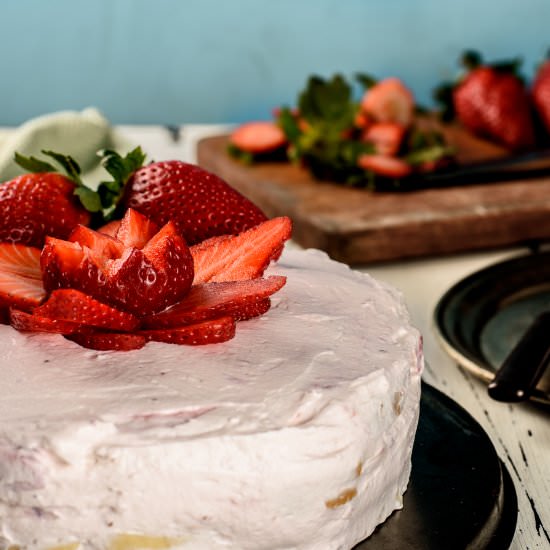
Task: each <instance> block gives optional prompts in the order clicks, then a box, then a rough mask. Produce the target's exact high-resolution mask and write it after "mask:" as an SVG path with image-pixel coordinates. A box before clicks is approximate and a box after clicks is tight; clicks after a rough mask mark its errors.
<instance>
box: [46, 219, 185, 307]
mask: <svg viewBox="0 0 550 550" xmlns="http://www.w3.org/2000/svg"><path fill="white" fill-rule="evenodd" d="M125 218H126V219H127V220H132V219H133V220H140V218H139V217H134V216H133V214H132V213H131V212H129V213H127V214H126V216H125ZM123 223H126V222H123ZM128 223H129V222H128ZM138 224H139V225H140V227H145V226H142V222H141V221H138ZM121 227H122V225H121ZM147 227H149V226H147ZM128 234H133V230H129V233H128ZM71 238H74V239H80V241H76V242H69V241H62V240H59V239H52V238H48V239H47V240H46V245H45V246H44V249H43V251H42V256H41V266H42V273H43V280H44V285H45V287H46V288H47V289H48V290H55V289H57V288H75V289H77V290H81V291H82V292H84V293H86V294H89V295H90V296H92V297H94V298H96V299H97V300H99V301H100V302H104V303H106V304H108V305H111V306H113V307H116V308H118V309H121V310H123V311H127V312H130V313H134V314H136V315H147V314H150V313H154V312H156V311H161V310H163V309H165V308H166V307H168V306H170V305H172V304H174V303H176V302H178V301H180V300H181V299H182V298H183V296H185V294H186V293H187V291H188V290H189V287H190V286H191V283H192V280H193V259H192V257H191V253H190V251H189V248H188V247H187V245H186V244H185V242H184V241H183V239H182V238H181V236H180V235H179V234H178V233H177V231H176V229H175V227H174V225H173V224H172V223H168V224H166V225H165V226H164V227H163V228H162V229H161V230H160V231H159V232H158V233H157V234H156V235H154V236H153V237H152V238H151V239H150V240H149V241H148V242H146V244H145V246H144V247H143V249H141V250H140V249H139V248H135V247H126V248H125V247H124V246H123V245H122V243H120V241H118V240H116V239H113V238H112V237H109V236H108V235H104V234H100V233H97V232H94V231H92V230H90V229H86V228H78V229H77V230H76V231H75V232H74V234H73V235H72V236H71ZM132 239H134V242H135V243H137V241H138V240H139V239H138V238H137V237H135V235H134V237H132ZM136 239H137V240H136ZM119 244H120V245H121V246H122V248H120V249H119V248H118V246H119Z"/></svg>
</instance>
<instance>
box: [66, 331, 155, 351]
mask: <svg viewBox="0 0 550 550" xmlns="http://www.w3.org/2000/svg"><path fill="white" fill-rule="evenodd" d="M65 338H67V340H71V341H72V342H75V343H76V344H79V345H80V346H82V347H84V348H88V349H94V350H97V351H131V350H135V349H140V348H142V347H143V346H144V345H145V344H146V343H147V340H146V338H145V337H144V336H141V335H139V334H135V333H134V334H128V333H125V332H103V331H100V330H95V331H94V330H87V331H84V332H76V333H74V334H70V335H65Z"/></svg>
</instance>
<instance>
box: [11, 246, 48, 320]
mask: <svg viewBox="0 0 550 550" xmlns="http://www.w3.org/2000/svg"><path fill="white" fill-rule="evenodd" d="M45 296H46V291H45V290H44V285H43V284H42V273H41V271H40V250H39V249H38V248H34V247H31V246H25V245H22V244H15V243H0V307H2V306H3V307H6V306H14V307H17V308H18V309H23V310H26V311H28V310H30V309H32V308H33V307H35V306H37V305H38V304H40V302H41V301H42V300H43V299H44V298H45Z"/></svg>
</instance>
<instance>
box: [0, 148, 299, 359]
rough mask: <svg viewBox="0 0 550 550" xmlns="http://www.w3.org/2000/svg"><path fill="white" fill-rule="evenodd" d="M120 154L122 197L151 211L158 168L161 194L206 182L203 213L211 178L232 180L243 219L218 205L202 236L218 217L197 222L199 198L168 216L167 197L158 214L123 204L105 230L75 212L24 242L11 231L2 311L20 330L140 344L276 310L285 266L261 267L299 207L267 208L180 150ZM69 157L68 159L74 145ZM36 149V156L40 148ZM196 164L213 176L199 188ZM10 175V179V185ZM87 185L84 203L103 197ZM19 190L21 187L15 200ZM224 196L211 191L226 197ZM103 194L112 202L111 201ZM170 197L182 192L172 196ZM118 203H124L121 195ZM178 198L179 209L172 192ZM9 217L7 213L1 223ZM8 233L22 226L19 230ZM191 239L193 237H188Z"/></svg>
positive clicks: (0, 272)
mask: <svg viewBox="0 0 550 550" xmlns="http://www.w3.org/2000/svg"><path fill="white" fill-rule="evenodd" d="M135 153H136V151H133V152H132V153H130V155H132V154H134V155H135ZM113 155H116V154H115V153H112V152H110V153H108V154H107V157H106V158H107V159H108V161H109V162H111V161H112V160H113V158H116V159H117V163H115V164H116V170H113V171H117V170H118V173H119V175H121V174H122V177H121V178H120V179H121V180H122V184H121V186H120V188H118V189H116V191H115V192H114V193H113V195H116V197H115V198H116V199H117V200H118V201H121V200H122V197H124V201H128V200H129V198H130V200H132V201H133V202H134V203H135V204H136V205H137V206H141V207H142V208H144V209H145V210H151V211H154V210H155V208H154V205H153V204H151V193H149V192H147V190H146V189H145V187H146V186H145V178H146V176H151V174H153V176H152V177H153V184H152V186H153V187H157V186H161V187H159V188H158V189H164V195H163V194H162V193H163V192H162V191H160V192H159V191H158V190H157V191H156V192H155V193H154V194H153V197H157V198H159V197H161V195H162V197H161V198H162V200H165V199H166V197H165V195H166V194H169V195H173V190H174V183H175V184H177V185H178V186H179V188H180V195H185V194H186V193H188V194H189V195H193V194H194V195H195V196H196V195H197V194H198V195H199V198H202V199H203V200H202V202H201V206H200V208H198V210H199V211H201V216H202V215H203V214H204V212H202V209H204V204H205V201H204V198H205V196H206V187H208V185H207V184H210V183H212V182H213V184H214V186H215V187H216V190H217V191H218V192H219V191H221V190H222V187H223V186H225V187H227V189H225V188H224V189H223V191H224V193H225V194H226V195H227V196H228V200H229V203H230V209H232V212H233V213H234V215H235V217H236V219H237V220H238V223H236V224H231V216H229V215H227V213H226V214H224V212H223V211H222V212H220V211H219V210H220V209H219V208H218V211H216V210H215V209H214V205H212V208H213V210H212V212H213V214H212V216H211V221H215V219H216V216H217V215H219V216H220V218H222V219H223V223H222V224H218V227H217V228H215V230H214V233H213V234H212V235H211V236H207V237H206V238H204V239H203V238H202V237H203V236H204V235H210V233H211V228H209V227H208V226H207V224H206V223H204V221H203V219H202V218H201V220H200V222H199V223H196V224H194V225H192V224H190V221H189V220H190V219H191V218H192V217H193V216H192V212H191V213H190V211H191V210H192V209H189V211H186V212H184V213H183V214H181V213H179V217H178V215H176V216H175V219H174V220H171V219H168V220H166V219H165V218H164V216H166V215H167V209H162V208H158V207H157V209H156V210H157V212H158V215H157V216H156V218H155V219H151V218H152V216H151V217H148V216H146V215H144V214H143V213H140V212H139V211H138V210H137V209H134V208H131V207H127V206H126V204H123V206H122V208H124V209H125V213H124V215H123V217H122V219H120V220H117V221H112V222H109V223H107V224H105V225H103V226H101V227H100V228H99V229H98V230H94V229H91V228H90V227H88V226H87V225H85V224H76V223H74V224H73V228H72V229H71V230H70V231H67V229H66V228H62V230H61V231H60V230H55V228H53V230H52V227H49V228H48V230H51V231H52V234H47V235H37V234H34V235H33V236H32V239H29V240H27V241H26V242H21V241H20V242H14V241H17V239H13V238H12V239H11V242H0V321H3V322H7V323H10V324H11V325H12V326H13V327H14V328H15V329H17V330H19V331H30V332H48V333H57V334H62V335H64V336H65V338H67V339H69V340H72V341H74V342H76V343H78V344H80V345H81V346H84V347H87V348H91V349H96V350H132V349H138V348H141V347H143V346H144V345H145V344H146V343H147V342H149V341H157V342H166V343H173V344H182V345H201V344H212V343H219V342H224V341H227V340H229V339H231V338H232V337H233V336H234V335H235V330H236V323H237V322H240V321H244V320H246V319H250V318H252V317H257V316H259V315H262V314H263V313H265V312H267V311H268V310H269V308H270V306H271V301H270V296H271V295H272V294H273V293H275V292H277V291H278V290H280V289H281V288H282V287H283V285H284V284H285V282H286V278H285V277H281V276H269V277H265V278H264V277H263V274H264V272H265V270H266V268H267V267H268V266H269V264H270V263H271V262H272V261H274V260H276V259H277V258H278V257H279V255H280V254H281V252H282V249H283V246H284V243H285V241H286V240H288V239H289V238H290V235H291V231H292V225H291V221H290V219H289V218H287V217H279V218H273V219H270V220H268V219H266V218H265V216H264V215H263V213H261V212H260V211H259V210H258V209H257V208H256V207H255V206H254V205H252V203H249V201H247V199H245V198H244V197H242V200H241V199H240V198H239V197H241V196H240V195H238V194H236V192H235V191H234V190H233V189H232V188H230V187H229V186H228V185H227V184H226V183H225V182H223V180H220V179H219V178H217V177H216V176H214V175H213V174H209V173H207V172H205V171H204V170H202V169H200V168H198V167H196V166H193V165H187V164H185V163H180V162H177V161H174V162H167V163H156V164H155V163H153V164H151V165H148V166H146V167H144V168H142V169H138V170H137V171H136V166H135V163H132V162H131V163H130V166H127V167H126V169H125V170H121V166H124V162H125V161H127V159H128V158H129V157H128V156H127V157H125V158H124V159H122V157H120V156H118V155H116V156H113ZM55 158H56V159H57V157H55ZM60 158H61V159H62V160H63V161H65V159H66V158H67V157H61V156H60ZM32 160H33V163H34V165H35V166H34V167H36V162H37V161H36V159H32ZM130 160H132V158H131V157H130ZM134 160H135V159H134ZM118 161H122V162H118ZM73 162H74V161H73ZM27 164H28V163H27ZM74 166H77V165H76V163H75V164H74V165H70V166H69V169H72V170H73V172H76V173H77V175H78V168H76V169H75V168H74ZM47 169H48V170H49V169H51V166H50V165H48V166H47ZM140 170H142V171H143V172H141V173H140ZM68 171H69V170H68ZM190 174H191V175H190ZM30 176H32V174H31V175H30ZM38 176H39V178H38V179H40V181H42V182H44V181H46V182H51V178H50V177H49V176H48V177H46V176H47V175H45V174H39V175H38ZM198 176H200V177H201V178H202V181H205V184H204V185H203V188H201V189H199V183H198V182H199V178H198ZM26 177H29V176H21V177H20V178H26ZM59 177H62V176H59ZM205 177H206V180H205ZM186 178H187V180H186ZM13 181H15V180H12V182H8V183H7V184H3V186H2V188H3V190H4V191H5V187H4V186H5V185H8V186H9V185H10V184H13ZM55 181H57V179H56V180H55ZM67 181H68V180H67ZM136 182H138V183H136ZM24 183H25V185H28V184H29V181H28V180H25V182H24ZM31 183H32V179H31ZM48 185H50V183H48ZM80 185H81V184H75V187H76V189H77V190H78V189H81V190H82V189H83V187H79V186H80ZM102 185H104V184H102ZM105 185H106V184H105ZM109 185H110V187H109V189H110V192H112V191H113V189H115V186H114V185H113V182H110V184H109ZM128 185H129V186H130V187H128ZM17 186H21V180H19V181H18V182H17ZM125 186H126V187H125ZM89 191H90V190H88V189H87V188H86V189H84V191H83V192H82V193H81V194H80V198H81V203H82V205H84V206H86V203H90V197H92V200H91V202H93V201H95V198H94V197H93V196H92V195H90V193H89ZM64 192H65V189H64ZM90 192H91V191H90ZM0 193H1V191H0ZM75 193H76V191H75ZM100 193H101V189H100ZM76 194H77V195H78V193H76ZM201 195H202V197H201ZM4 197H8V195H7V194H4ZM11 197H13V194H11V195H9V197H8V198H7V199H6V200H8V201H9V200H11ZM217 197H218V195H216V196H215V198H214V199H212V200H213V201H215V202H219V199H218V198H217ZM82 198H84V200H82ZM104 198H105V194H104V196H103V199H104ZM65 199H67V197H66V196H65V195H64V199H63V200H65ZM67 200H70V201H73V198H72V197H70V198H69V199H67ZM195 200H198V199H196V198H195ZM101 202H102V207H103V206H104V203H105V202H106V201H105V200H102V201H101ZM169 202H170V203H171V204H172V203H173V196H172V197H170V198H169ZM180 204H181V203H180ZM187 204H190V203H189V202H188V203H187ZM82 205H80V206H79V205H75V204H74V203H73V202H71V208H76V212H77V213H78V214H79V215H81V217H82V219H83V221H84V222H86V223H87V222H88V221H89V220H90V219H91V217H90V215H88V214H84V213H83V212H84V210H82V211H81V207H82ZM144 205H145V206H144ZM4 206H6V205H5V204H4ZM8 206H9V205H8ZM88 206H89V204H88ZM92 206H93V205H92ZM109 206H111V205H109ZM115 206H118V207H119V208H120V204H117V205H115ZM218 206H219V205H218ZM1 207H2V195H1V194H0V208H1ZM239 209H240V210H241V211H239ZM243 209H244V210H247V211H248V212H249V214H250V215H249V216H248V218H247V217H246V216H243V215H242V210H243ZM171 210H174V211H175V210H176V208H175V206H174V205H173V204H172V207H171ZM179 210H180V212H181V210H182V209H181V208H179ZM92 211H93V208H92ZM168 213H169V212H168ZM17 215H19V214H18V213H17V212H16V217H17ZM92 216H93V215H92ZM183 216H185V223H182V221H181V218H182V217H183ZM16 217H15V218H12V219H11V220H10V223H11V224H12V225H13V227H12V229H13V228H15V227H17V225H18V223H19V222H18V221H17V219H16ZM1 225H2V222H1V221H0V232H1V231H2V230H3V228H2V227H1ZM247 226H250V227H248V228H247ZM193 232H194V233H193ZM11 235H12V237H13V236H14V235H17V236H21V235H22V233H14V232H13V231H12V233H11ZM27 237H28V235H27ZM3 240H5V241H6V240H8V239H6V238H4V239H3ZM41 242H43V246H42V248H40V246H41V244H40V243H41ZM188 242H195V243H196V244H192V245H191V246H188V244H187V243H188Z"/></svg>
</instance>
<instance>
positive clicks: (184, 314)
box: [142, 276, 286, 328]
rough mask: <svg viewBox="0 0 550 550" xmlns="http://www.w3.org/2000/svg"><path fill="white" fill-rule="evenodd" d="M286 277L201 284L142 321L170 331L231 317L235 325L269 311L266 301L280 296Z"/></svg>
mask: <svg viewBox="0 0 550 550" xmlns="http://www.w3.org/2000/svg"><path fill="white" fill-rule="evenodd" d="M285 282H286V278H285V277H279V276H272V277H268V278H267V279H252V280H247V281H227V282H224V283H202V284H198V285H193V286H192V287H191V290H190V291H189V293H188V294H187V296H185V298H184V299H183V300H182V301H181V302H179V303H177V304H175V305H173V306H172V307H170V308H168V309H166V310H164V311H162V312H160V313H157V314H156V315H151V316H149V317H146V318H145V319H143V323H142V324H143V326H144V327H145V328H169V327H177V326H181V325H187V324H190V323H198V322H200V321H204V320H206V319H214V318H216V317H220V316H225V315H230V316H231V317H233V318H234V319H235V320H236V321H241V320H244V319H249V318H251V317H255V316H256V315H261V314H262V313H265V311H267V310H266V309H265V308H266V306H267V307H268V308H269V302H267V304H266V302H265V299H266V298H269V296H270V295H271V294H273V293H275V292H277V291H278V290H279V289H280V288H281V287H282V286H283V285H284V284H285Z"/></svg>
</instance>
